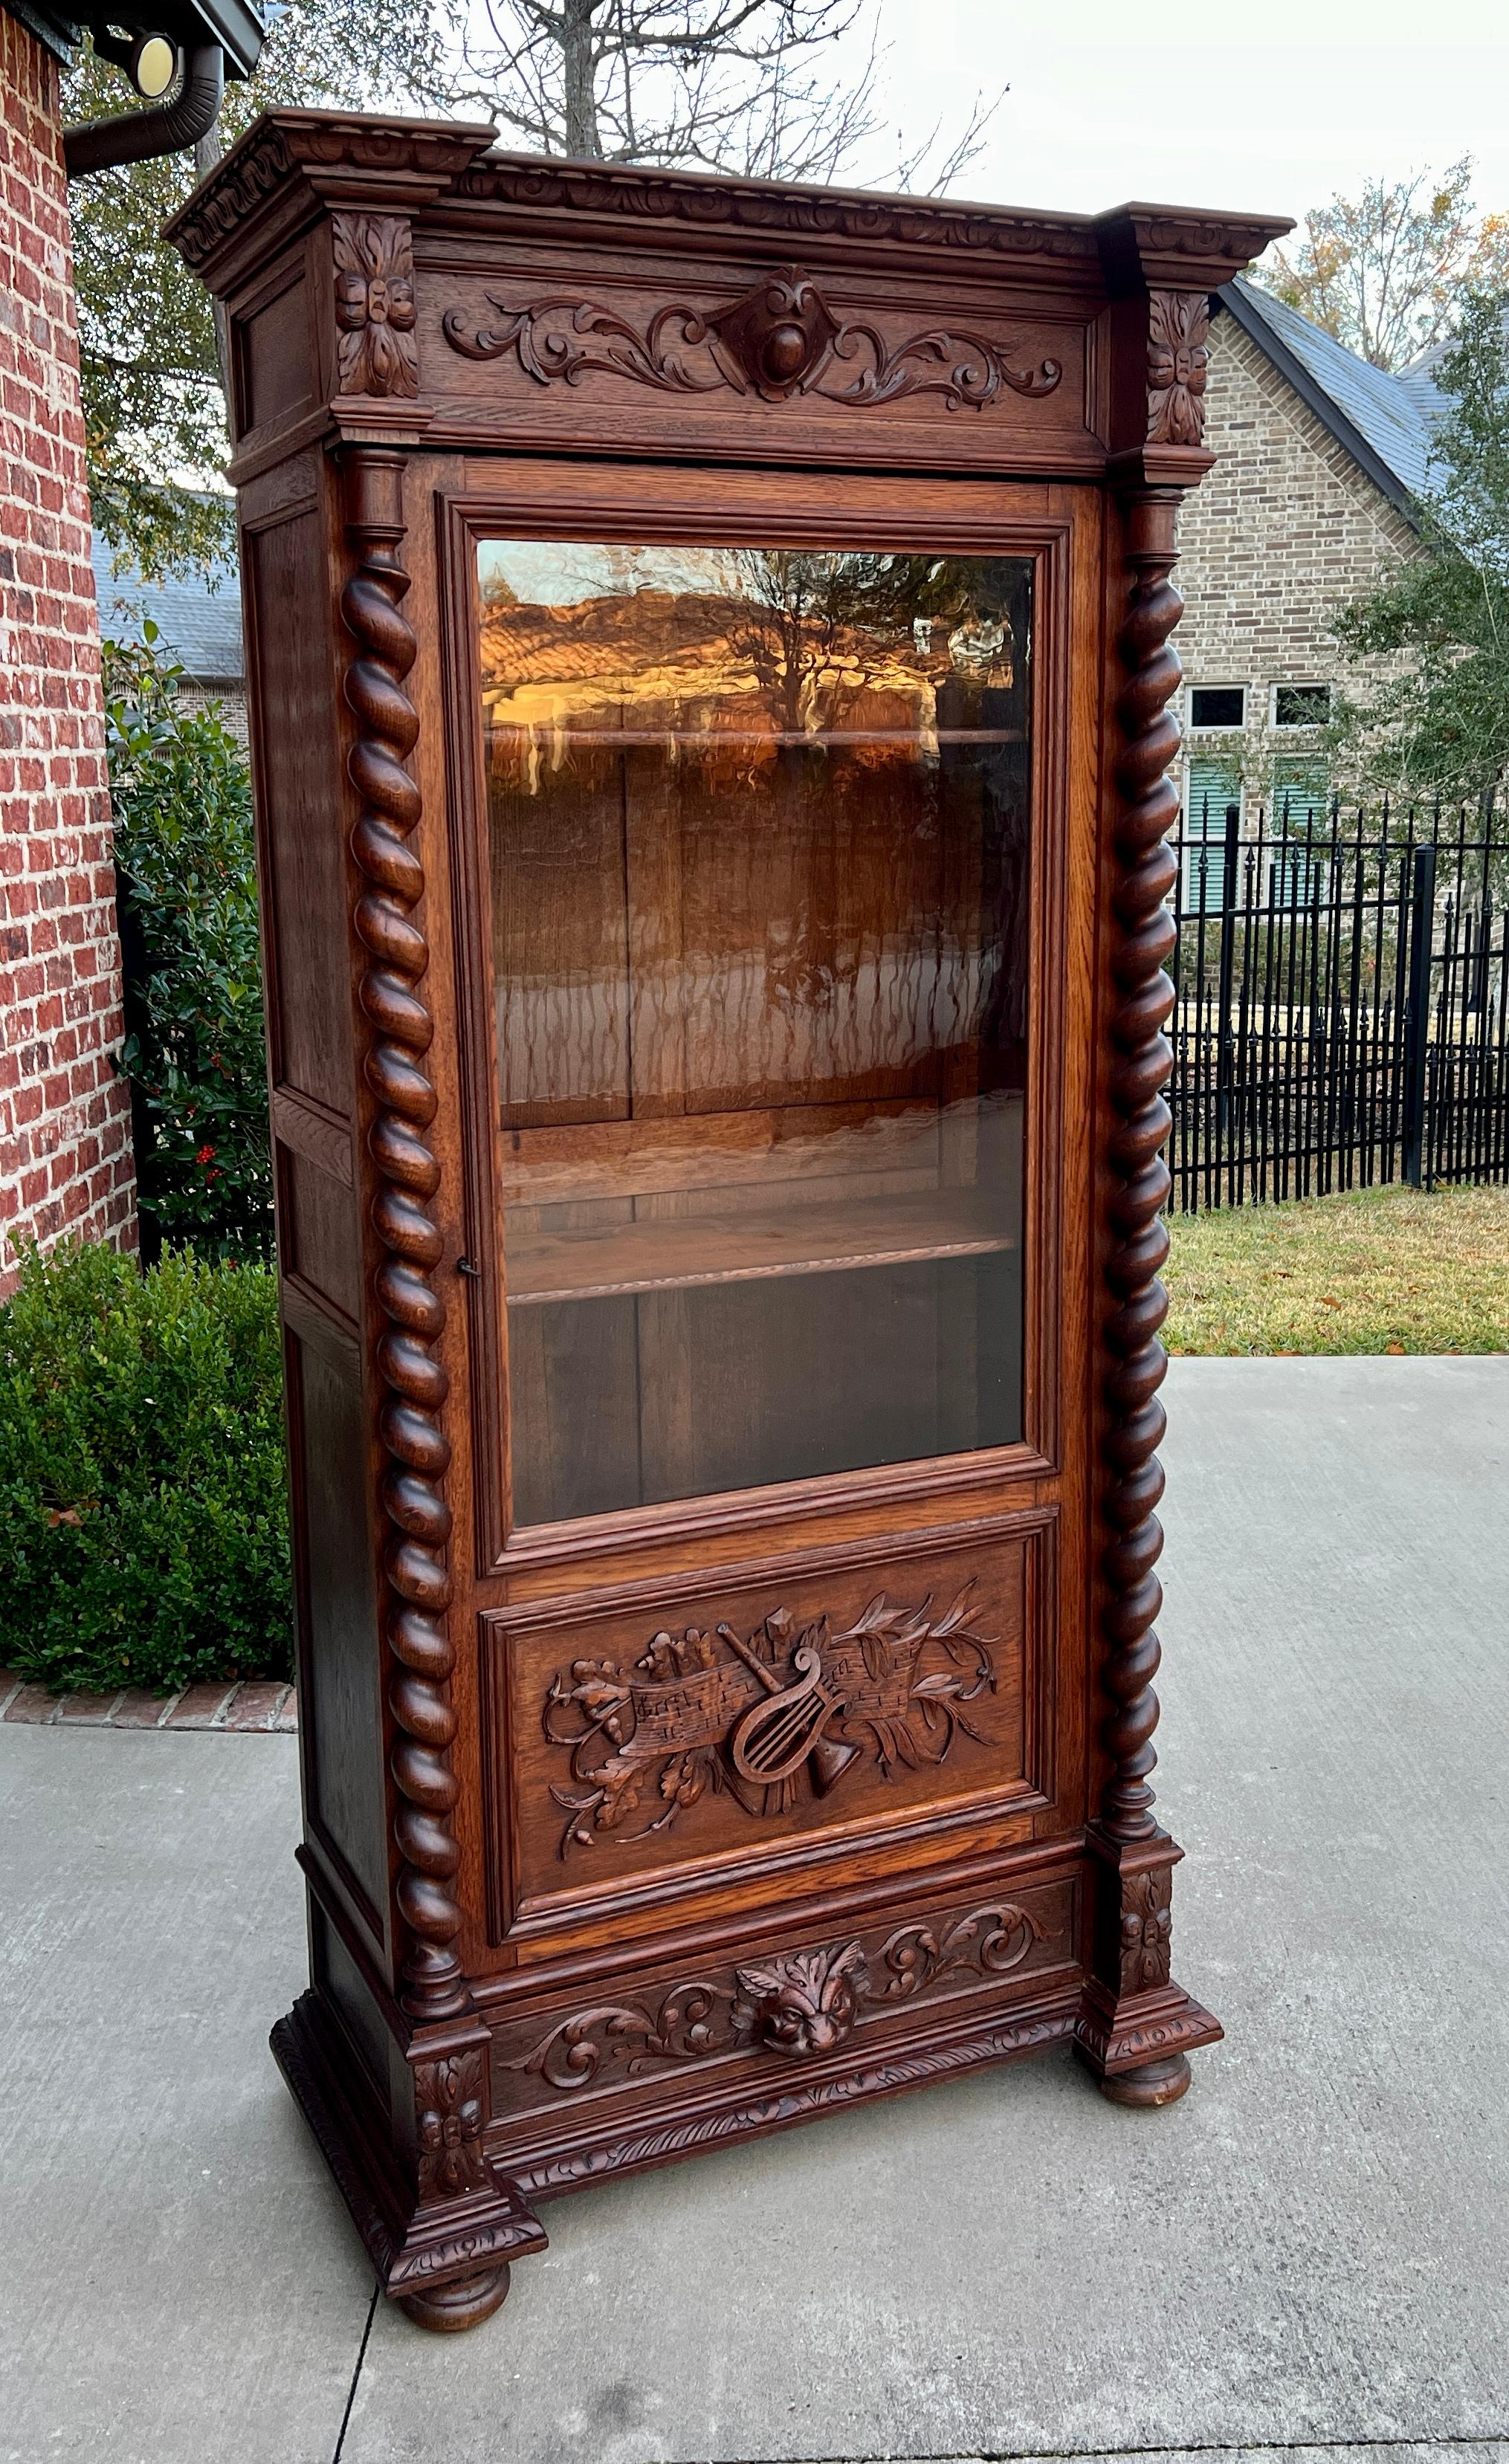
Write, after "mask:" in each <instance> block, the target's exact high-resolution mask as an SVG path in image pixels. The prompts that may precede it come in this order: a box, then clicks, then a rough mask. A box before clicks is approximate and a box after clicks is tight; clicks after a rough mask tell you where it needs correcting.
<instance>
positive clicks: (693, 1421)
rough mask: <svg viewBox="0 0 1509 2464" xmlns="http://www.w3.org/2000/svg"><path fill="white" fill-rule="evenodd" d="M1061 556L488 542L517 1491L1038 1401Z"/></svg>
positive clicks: (816, 1449)
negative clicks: (1035, 1268)
mask: <svg viewBox="0 0 1509 2464" xmlns="http://www.w3.org/2000/svg"><path fill="white" fill-rule="evenodd" d="M1031 585H1032V568H1031V565H1030V564H1029V563H1027V562H1026V561H1022V560H1015V559H1004V558H989V559H985V558H975V559H971V558H962V557H942V558H941V557H928V556H898V555H880V554H856V553H840V552H837V551H830V550H823V551H813V550H779V549H752V548H751V549H697V548H681V547H662V548H653V549H651V548H632V547H609V546H598V545H588V544H584V543H578V542H570V541H548V542H545V541H538V540H535V541H526V540H487V541H485V542H483V544H482V545H481V547H480V549H479V552H478V586H479V592H480V619H481V700H482V714H483V723H484V732H485V746H486V777H487V797H488V825H489V831H490V842H491V863H492V879H493V935H494V951H493V955H494V997H495V1004H496V1029H497V1039H498V1069H499V1093H500V1101H501V1108H502V1120H501V1126H502V1132H503V1155H504V1221H503V1236H504V1246H505V1265H506V1278H507V1288H508V1353H509V1398H510V1400H509V1413H510V1433H511V1440H512V1464H513V1474H512V1477H513V1507H514V1517H515V1520H516V1522H519V1523H525V1524H530V1523H539V1522H545V1521H554V1520H557V1519H559V1518H562V1517H566V1516H573V1515H580V1514H590V1513H599V1512H607V1511H610V1510H612V1509H615V1508H618V1507H630V1506H637V1505H642V1504H650V1503H652V1502H655V1501H656V1500H662V1499H668V1498H676V1497H690V1496H697V1495H702V1494H706V1493H709V1492H713V1491H718V1490H722V1489H731V1488H743V1487H747V1486H752V1485H759V1484H762V1483H766V1482H770V1481H784V1480H793V1479H799V1478H804V1477H808V1476H812V1475H818V1474H824V1473H829V1472H836V1471H847V1470H855V1469H859V1468H862V1467H864V1466H866V1465H873V1464H879V1463H899V1462H909V1461H912V1460H914V1459H916V1458H919V1457H925V1456H930V1455H936V1454H952V1453H956V1452H959V1451H963V1450H965V1449H970V1448H975V1447H980V1446H988V1445H999V1444H1003V1443H1007V1442H1010V1441H1012V1440H1014V1439H1016V1438H1018V1437H1019V1436H1020V1434H1021V1327H1022V1258H1021V1231H1022V1199H1021V1162H1022V1137H1023V1122H1022V1110H1023V1089H1024V1086H1025V1080H1026V1050H1025V1039H1026V1027H1027V958H1026V953H1027V894H1028V851H1029V830H1030V776H1031V765H1030V758H1029V743H1028V729H1029V707H1030V694H1029V665H1030V655H1031V624H1032V596H1031Z"/></svg>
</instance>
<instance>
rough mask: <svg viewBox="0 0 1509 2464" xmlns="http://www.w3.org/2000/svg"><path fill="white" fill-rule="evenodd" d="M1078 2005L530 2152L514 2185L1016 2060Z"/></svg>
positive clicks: (767, 2127) (634, 2166)
mask: <svg viewBox="0 0 1509 2464" xmlns="http://www.w3.org/2000/svg"><path fill="white" fill-rule="evenodd" d="M1074 2032H1075V2011H1074V2002H1073V1999H1072V1998H1068V1999H1067V2000H1065V2001H1063V2002H1061V2005H1060V2007H1058V2008H1056V2009H1054V2010H1051V2011H1048V2012H1046V2013H1041V2012H1040V2013H1034V2014H1032V2015H1031V2016H1023V2017H1021V2018H1016V2019H1010V2020H1001V2021H998V2022H996V2023H995V2024H994V2025H993V2026H988V2027H984V2028H982V2027H979V2026H976V2027H974V2028H972V2029H970V2030H969V2031H968V2033H967V2034H965V2035H958V2036H955V2037H952V2038H949V2039H945V2040H944V2041H943V2042H942V2043H935V2044H932V2045H928V2046H925V2047H919V2048H917V2049H916V2050H914V2051H911V2052H899V2053H897V2054H895V2055H893V2056H891V2057H887V2058H884V2059H877V2060H872V2061H868V2062H861V2063H858V2064H856V2065H854V2067H853V2068H851V2069H847V2070H841V2071H838V2072H836V2073H831V2074H830V2075H829V2076H827V2077H825V2078H822V2079H804V2080H801V2081H798V2082H793V2084H792V2085H791V2086H790V2087H788V2088H782V2089H780V2090H778V2091H777V2092H776V2093H775V2094H774V2095H766V2096H760V2097H751V2098H748V2099H745V2100H743V2101H741V2102H739V2103H737V2104H732V2105H725V2106H722V2107H721V2108H718V2109H716V2110H711V2111H708V2110H704V2111H702V2112H700V2113H693V2114H688V2115H684V2116H679V2117H677V2116H671V2117H666V2118H663V2119H662V2120H660V2121H659V2122H656V2123H650V2124H647V2125H646V2126H645V2127H644V2128H643V2129H640V2130H629V2131H620V2132H618V2133H616V2134H615V2135H614V2136H613V2137H611V2138H605V2139H603V2140H601V2141H599V2142H597V2143H595V2144H591V2145H585V2146H577V2147H572V2148H567V2149H564V2150H562V2151H561V2152H560V2153H559V2154H547V2155H543V2156H538V2157H535V2158H532V2159H527V2160H525V2161H524V2162H522V2163H521V2164H520V2165H518V2166H517V2167H516V2168H515V2175H514V2179H515V2180H516V2182H517V2185H518V2188H519V2189H521V2191H522V2192H523V2193H524V2194H525V2195H526V2196H528V2197H531V2198H540V2197H545V2196H548V2195H550V2194H552V2193H554V2192H557V2191H563V2190H574V2189H584V2188H586V2186H587V2185H588V2184H589V2183H592V2182H599V2181H606V2180H609V2179H610V2178H611V2177H613V2176H616V2175H618V2174H623V2173H642V2172H645V2171H647V2170H648V2169H649V2167H651V2166H654V2165H666V2164H669V2163H671V2162H672V2160H673V2159H674V2158H676V2157H677V2156H685V2155H689V2154H691V2153H692V2152H693V2151H694V2150H696V2149H698V2148H702V2147H716V2146H722V2145H728V2144H730V2143H732V2142H734V2141H737V2140H743V2139H763V2138H766V2136H767V2135H768V2134H769V2133H770V2132H771V2131H773V2130H785V2129H788V2128H790V2127H791V2126H792V2125H793V2124H795V2123H801V2122H810V2121H812V2120H814V2119H816V2117H817V2116H818V2115H820V2114H824V2113H832V2112H837V2111H839V2110H841V2109H842V2108H843V2107H844V2106H845V2105H849V2104H861V2103H867V2102H869V2101H872V2100H873V2099H875V2098H877V2097H882V2096H898V2095H899V2094H900V2093H901V2091H902V2090H903V2089H905V2088H909V2087H922V2086H925V2085H926V2084H927V2082H928V2081H929V2080H930V2079H947V2078H951V2077H952V2076H954V2075H955V2074H956V2073H958V2072H961V2071H971V2070H980V2069H983V2068H985V2067H986V2065H987V2064H988V2063H991V2062H1004V2061H1011V2060H1020V2059H1023V2058H1025V2057H1027V2056H1029V2055H1032V2054H1040V2053H1045V2052H1047V2051H1048V2049H1049V2048H1050V2047H1051V2046H1053V2045H1056V2044H1065V2043H1068V2042H1070V2041H1072V2039H1073V2036H1074Z"/></svg>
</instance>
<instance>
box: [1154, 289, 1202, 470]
mask: <svg viewBox="0 0 1509 2464" xmlns="http://www.w3.org/2000/svg"><path fill="white" fill-rule="evenodd" d="M1209 330H1210V299H1209V293H1208V292H1205V291H1151V292H1149V293H1148V296H1147V442H1148V444H1149V445H1199V444H1200V443H1201V441H1202V439H1203V438H1204V435H1205V385H1206V371H1207V368H1208V366H1209V357H1210V355H1209V350H1208V349H1207V347H1206V338H1207V336H1208V334H1209Z"/></svg>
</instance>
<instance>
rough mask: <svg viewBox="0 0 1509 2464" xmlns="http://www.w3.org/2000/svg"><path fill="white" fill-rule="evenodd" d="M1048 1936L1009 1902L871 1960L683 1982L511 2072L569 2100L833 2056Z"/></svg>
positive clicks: (927, 1930) (905, 1938)
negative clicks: (676, 2078) (663, 2073)
mask: <svg viewBox="0 0 1509 2464" xmlns="http://www.w3.org/2000/svg"><path fill="white" fill-rule="evenodd" d="M1046 1938H1047V1928H1046V1926H1045V1925H1043V1924H1042V1923H1041V1922H1040V1920H1039V1919H1038V1918H1037V1917H1035V1916H1033V1915H1032V1912H1031V1911H1030V1910H1029V1909H1027V1908H1024V1907H1021V1906H1019V1905H1018V1904H1017V1903H1015V1902H1014V1901H1011V1900H1000V1901H994V1902H992V1903H990V1904H989V1905H988V1906H987V1907H982V1908H972V1909H970V1910H968V1911H967V1912H966V1913H965V1914H963V1915H960V1916H956V1917H953V1918H951V1919H936V1918H935V1919H931V1920H922V1921H921V1922H915V1923H912V1924H908V1925H898V1926H896V1927H895V1929H894V1930H893V1931H892V1932H891V1933H889V1934H887V1935H886V1936H885V1938H884V1939H883V1940H882V1941H881V1942H880V1943H879V1944H878V1945H877V1947H876V1948H875V1950H874V1951H871V1950H869V1949H867V1947H866V1946H865V1943H864V1942H863V1941H862V1940H859V1939H856V1940H854V1941H851V1942H846V1943H830V1944H825V1945H822V1946H820V1947H817V1948H813V1949H803V1950H796V1951H789V1952H786V1953H783V1954H781V1955H780V1956H778V1957H776V1958H773V1959H768V1960H763V1961H760V1962H758V1963H754V1964H751V1965H749V1966H746V1967H743V1968H737V1969H734V1971H733V1973H732V1975H731V1976H729V1975H727V1974H724V1975H723V1976H716V1975H715V1976H699V1977H685V1978H682V1979H681V1980H680V1981H679V1982H678V1983H677V1984H676V1985H673V1986H672V1987H671V1988H670V1989H669V1990H668V1991H666V1992H665V1993H663V1994H662V1995H661V1996H660V1997H659V1999H658V2000H657V2001H652V2000H649V1999H647V2000H645V2001H643V2002H630V2001H625V2002H613V2003H598V2004H592V2005H589V2006H588V2008H587V2009H586V2010H583V2011H577V2012H573V2013H572V2014H571V2016H570V2017H569V2018H568V2019H563V2020H560V2021H558V2022H557V2023H556V2025H555V2026H554V2027H552V2028H551V2029H550V2030H549V2031H548V2033H547V2034H546V2035H544V2036H542V2037H541V2038H540V2040H539V2042H538V2043H537V2044H535V2045H533V2046H531V2047H530V2049H529V2051H528V2052H527V2053H525V2054H522V2055H521V2056H520V2057H519V2058H518V2059H517V2060H516V2061H512V2062H509V2063H507V2064H506V2065H505V2067H506V2068H507V2069H510V2070H517V2071H525V2072H529V2073H531V2074H533V2075H534V2076H535V2077H536V2078H539V2079H544V2080H545V2082H546V2083H547V2085H549V2086H550V2087H553V2088H560V2089H562V2090H566V2091H570V2090H571V2089H574V2088H583V2087H589V2086H591V2085H592V2083H593V2082H594V2081H597V2080H602V2079H612V2078H615V2077H616V2078H624V2079H634V2078H637V2077H638V2076H639V2075H640V2074H641V2073H642V2072H644V2071H646V2070H648V2069H651V2068H654V2067H655V2065H657V2064H659V2063H663V2062H699V2061H707V2060H711V2059H712V2058H714V2057H716V2056H719V2055H723V2054H732V2053H747V2052H766V2053H779V2054H788V2055H791V2056H797V2055H805V2054H816V2053H823V2052H826V2051H827V2050H828V2049H829V2048H830V2047H831V2046H833V2045H836V2044H839V2043H841V2042H842V2041H843V2039H844V2038H845V2037H846V2036H847V2035H850V2034H851V2032H852V2031H853V2029H854V2027H855V2025H856V2024H858V2023H859V2022H860V2021H861V2020H862V2019H863V2018H864V2017H865V2015H866V2014H867V2013H885V2012H887V2011H892V2010H895V2009H896V2008H897V2006H898V2005H899V2004H900V2003H903V2002H904V2003H908V2004H910V2003H913V2002H916V2001H919V2000H923V1999H925V1998H926V1997H927V1996H928V1995H929V1994H930V1993H932V1992H933V1991H934V1990H935V1989H936V1988H937V1987H938V1986H940V1985H941V1984H942V1983H943V1980H944V1979H945V1978H948V1977H952V1976H965V1975H967V1976H978V1977H989V1976H1002V1975H1005V1974H1007V1973H1008V1972H1009V1971H1010V1969H1013V1968H1019V1967H1020V1966H1021V1964H1022V1962H1023V1961H1024V1960H1025V1959H1026V1958H1027V1956H1028V1954H1029V1952H1030V1951H1031V1950H1032V1947H1033V1946H1034V1944H1036V1943H1039V1942H1042V1941H1044V1940H1046Z"/></svg>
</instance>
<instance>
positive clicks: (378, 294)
mask: <svg viewBox="0 0 1509 2464" xmlns="http://www.w3.org/2000/svg"><path fill="white" fill-rule="evenodd" d="M330 230H331V239H332V244H333V246H334V250H335V264H336V275H335V321H336V324H337V326H338V327H339V329H340V332H339V337H338V340H337V343H336V370H337V377H338V382H339V387H340V390H341V392H342V393H373V394H406V395H408V394H416V393H417V392H418V390H419V351H418V346H417V344H416V343H415V341H414V251H413V234H412V231H411V228H410V225H409V223H408V222H407V221H406V220H405V218H404V216H403V215H402V214H332V216H331V218H330Z"/></svg>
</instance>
